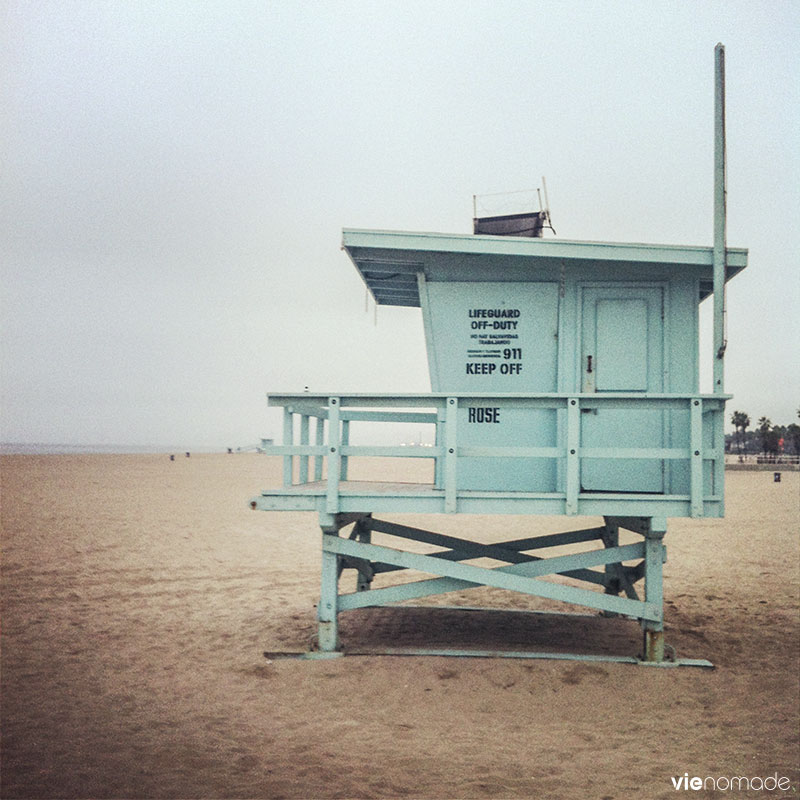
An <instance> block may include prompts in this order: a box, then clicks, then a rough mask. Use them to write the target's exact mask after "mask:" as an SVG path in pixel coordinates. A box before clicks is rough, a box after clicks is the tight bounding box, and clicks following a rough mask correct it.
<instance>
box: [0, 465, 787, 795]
mask: <svg viewBox="0 0 800 800" xmlns="http://www.w3.org/2000/svg"><path fill="white" fill-rule="evenodd" d="M0 464H1V465H2V545H3V566H2V624H3V628H2V772H0V779H1V780H2V797H4V798H56V797H58V798H61V797H63V798H281V797H286V798H397V797H407V798H442V799H444V798H484V797H493V798H597V800H601V799H602V800H611V798H614V799H615V800H621V799H622V798H631V797H636V798H668V797H674V796H676V795H678V796H681V795H682V794H684V791H681V790H678V791H676V789H675V788H674V786H673V782H672V780H671V778H672V777H675V778H677V777H683V776H684V774H685V773H688V776H700V777H703V778H704V777H706V776H715V777H719V776H727V777H732V776H750V777H752V776H761V777H767V776H773V775H776V774H777V776H778V777H784V776H785V777H787V778H789V779H790V781H791V788H790V789H788V790H787V791H784V792H781V791H772V792H769V791H761V792H757V791H756V792H752V793H745V794H737V793H735V792H723V791H716V792H715V791H712V790H710V789H706V790H700V791H695V792H690V794H691V795H692V796H695V797H720V796H747V797H751V796H752V797H771V798H774V797H798V796H800V795H799V794H798V792H799V790H798V786H799V785H800V734H798V731H799V730H800V677H799V676H800V672H799V668H800V541H799V538H798V537H799V533H798V509H799V507H800V504H799V502H798V501H799V500H800V473H798V472H793V473H790V472H786V473H784V474H783V476H782V481H781V482H780V483H775V482H773V476H772V472H747V471H741V472H731V473H729V474H728V476H727V516H726V518H725V519H724V520H710V521H704V520H697V521H692V520H671V521H670V525H669V532H668V534H667V538H666V545H667V550H668V556H669V560H668V563H667V564H666V565H665V613H666V638H667V642H668V643H669V644H671V645H672V646H673V647H675V649H676V650H677V653H678V655H679V656H682V657H687V658H707V659H709V660H711V661H712V662H713V663H714V664H715V666H716V669H715V670H700V669H691V668H681V669H661V668H647V667H640V666H631V665H624V664H609V663H580V662H569V661H544V660H511V659H503V660H488V659H479V658H460V659H445V658H439V657H435V658H399V657H394V658H393V657H387V656H382V657H379V656H369V657H360V656H353V657H346V658H339V659H335V660H329V661H299V660H277V659H272V660H269V659H266V658H265V657H264V655H263V653H264V652H265V651H279V650H302V649H305V648H307V646H308V644H309V642H310V640H311V637H312V636H313V634H314V631H315V603H316V601H317V592H318V578H319V530H318V528H317V526H316V516H315V515H314V514H297V513H274V514H269V513H262V512H253V511H250V510H249V509H248V507H247V501H248V500H249V498H250V497H251V496H252V495H254V494H256V493H257V492H258V491H259V490H260V489H262V488H265V487H268V486H278V485H279V484H280V462H279V461H278V460H277V459H274V458H271V457H267V456H263V455H257V454H240V455H192V457H191V458H186V457H184V456H183V454H181V455H180V456H176V459H175V461H174V462H170V460H169V456H168V455H64V456H56V455H53V456H4V457H2V460H1V461H0ZM402 468H403V469H404V470H405V471H406V472H408V471H409V470H413V469H414V467H413V466H409V465H405V464H404V465H402ZM401 477H407V475H405V474H404V475H403V476H401ZM402 521H404V522H406V523H407V524H411V525H414V524H416V525H420V526H422V527H429V528H431V529H434V530H440V531H442V532H444V533H453V534H455V533H457V532H459V531H461V532H464V531H467V530H469V531H470V532H474V538H476V539H479V540H481V541H486V542H491V541H502V540H503V539H507V538H513V537H514V536H519V535H534V534H535V533H537V532H541V533H544V532H551V531H557V530H569V529H570V528H580V527H586V523H587V519H566V520H565V519H563V518H559V519H554V518H543V517H536V518H530V517H528V518H523V517H511V518H496V517H495V518H492V517H485V518H478V517H454V516H439V517H422V516H419V517H416V516H408V515H406V516H403V517H402ZM589 522H592V521H591V520H589ZM521 532H525V533H524V534H523V533H521ZM348 574H349V577H346V578H345V580H349V581H353V580H354V578H353V573H352V572H350V573H348ZM437 601H438V599H437ZM441 602H442V603H448V604H456V605H468V606H477V605H484V606H492V607H494V608H500V609H504V608H508V609H513V608H529V609H536V608H552V609H555V608H559V609H560V610H565V611H576V610H579V609H575V608H574V607H561V606H557V605H556V604H551V606H546V605H544V603H540V604H539V605H537V603H536V601H534V600H526V599H521V598H519V597H518V596H514V595H510V594H507V593H504V592H502V591H499V590H490V589H479V590H474V591H472V592H463V593H457V594H455V595H453V596H446V597H443V598H441ZM520 616H522V615H516V616H512V615H510V614H504V613H503V612H502V611H500V612H492V614H477V613H474V612H449V611H441V610H440V611H433V612H430V611H426V610H425V609H413V610H402V609H397V610H395V609H392V610H384V609H380V610H362V611H358V612H352V613H351V615H349V616H343V618H342V635H343V639H344V641H345V643H346V644H347V643H351V644H356V643H363V644H368V645H369V644H373V645H380V644H387V643H396V644H397V643H406V644H411V645H415V646H416V645H419V646H437V645H441V644H442V643H446V642H456V643H458V644H460V645H461V646H465V647H467V646H471V647H477V648H480V647H481V646H498V645H502V644H503V643H505V644H507V645H509V646H513V647H519V648H522V647H524V646H527V645H534V646H535V645H546V646H549V647H551V648H552V647H553V646H566V647H569V646H570V643H573V644H575V646H576V647H578V646H579V647H581V648H584V649H586V650H587V651H588V652H594V651H596V652H604V651H606V650H608V649H609V648H610V649H611V651H612V652H624V653H629V654H631V655H636V654H637V652H638V651H639V648H640V641H639V631H638V628H637V626H636V624H635V623H633V622H630V621H627V620H607V619H602V618H599V617H598V618H597V619H595V620H591V621H589V622H590V623H591V624H589V623H587V621H586V620H585V619H583V618H579V617H576V618H568V617H563V618H561V619H562V620H563V624H562V623H559V624H558V625H554V624H553V622H552V621H547V622H541V621H540V618H538V617H534V616H533V615H524V618H523V619H521V620H520V619H519V617H520Z"/></svg>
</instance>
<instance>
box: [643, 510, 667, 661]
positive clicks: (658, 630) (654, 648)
mask: <svg viewBox="0 0 800 800" xmlns="http://www.w3.org/2000/svg"><path fill="white" fill-rule="evenodd" d="M666 532H667V524H666V520H664V519H652V520H650V524H649V526H648V528H647V530H646V532H645V534H644V536H645V541H644V545H645V549H644V591H645V602H646V603H647V604H648V605H650V606H655V607H657V608H658V609H659V612H660V613H659V619H658V620H644V621H643V625H644V660H645V661H663V660H664V584H663V565H664V545H663V544H662V541H663V539H664V534H665V533H666Z"/></svg>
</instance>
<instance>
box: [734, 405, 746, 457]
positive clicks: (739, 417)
mask: <svg viewBox="0 0 800 800" xmlns="http://www.w3.org/2000/svg"><path fill="white" fill-rule="evenodd" d="M731 423H732V424H733V427H734V428H735V429H736V443H737V445H738V449H739V455H741V453H742V441H743V440H744V438H745V431H746V430H747V428H748V427H749V425H750V417H748V416H747V414H745V412H744V411H734V412H733V414H732V415H731Z"/></svg>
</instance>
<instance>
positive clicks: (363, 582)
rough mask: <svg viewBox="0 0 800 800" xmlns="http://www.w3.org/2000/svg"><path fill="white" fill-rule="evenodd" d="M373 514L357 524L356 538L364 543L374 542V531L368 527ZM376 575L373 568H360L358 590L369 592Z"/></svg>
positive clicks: (357, 582) (357, 581)
mask: <svg viewBox="0 0 800 800" xmlns="http://www.w3.org/2000/svg"><path fill="white" fill-rule="evenodd" d="M370 519H371V515H369V514H368V515H367V516H366V517H363V518H362V519H360V520H359V521H358V522H356V525H355V534H356V539H357V540H358V541H359V542H364V544H371V543H372V531H371V530H370V528H369V527H368V520H370ZM374 577H375V572H374V571H371V570H362V569H359V570H358V578H357V580H356V591H357V592H368V591H369V590H370V589H371V588H372V579H373V578H374Z"/></svg>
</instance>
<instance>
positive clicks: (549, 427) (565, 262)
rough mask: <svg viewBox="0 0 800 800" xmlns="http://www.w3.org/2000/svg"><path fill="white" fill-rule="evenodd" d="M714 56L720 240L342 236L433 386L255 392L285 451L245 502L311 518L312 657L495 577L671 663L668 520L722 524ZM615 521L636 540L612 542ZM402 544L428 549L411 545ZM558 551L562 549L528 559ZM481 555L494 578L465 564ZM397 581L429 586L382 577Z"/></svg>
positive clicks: (729, 253)
mask: <svg viewBox="0 0 800 800" xmlns="http://www.w3.org/2000/svg"><path fill="white" fill-rule="evenodd" d="M723 58H724V50H723V48H722V46H721V45H718V46H717V49H716V51H715V59H716V98H715V99H716V153H715V224H714V229H715V235H714V246H713V247H694V246H691V247H690V246H674V245H670V246H667V245H644V244H619V243H609V242H579V241H561V240H555V239H542V238H539V237H538V236H536V235H533V236H531V235H528V236H524V235H519V233H512V234H511V235H497V234H490V235H485V234H475V235H453V234H440V233H408V232H395V231H367V230H350V229H347V230H345V231H344V232H343V248H344V250H345V252H346V253H347V255H348V256H349V257H350V259H351V260H352V262H353V264H354V265H355V267H356V269H357V270H358V272H359V274H360V275H361V277H362V278H363V280H364V282H365V284H366V286H367V287H368V289H369V291H370V293H371V294H372V296H373V298H374V300H375V302H376V303H378V304H386V305H400V306H413V307H419V308H420V309H421V311H422V319H423V324H424V329H425V340H426V346H427V353H428V366H429V371H430V380H431V387H432V389H433V391H432V392H431V393H429V394H402V395H386V394H336V395H328V394H313V393H308V392H303V393H298V394H280V395H277V394H274V395H270V397H269V404H270V405H272V406H281V407H282V408H283V419H284V422H283V444H282V445H279V446H275V447H272V448H269V450H268V452H271V453H273V454H279V455H282V456H283V460H284V461H283V463H284V468H283V477H284V485H283V487H281V488H277V489H268V490H265V491H264V492H262V493H261V494H260V495H258V496H257V497H255V498H253V499H252V501H251V506H252V507H253V508H255V509H261V510H264V511H286V510H291V511H315V512H317V514H318V517H319V525H320V527H321V529H322V533H323V535H322V577H321V598H320V603H319V607H318V620H319V631H318V648H319V652H318V656H320V655H324V654H329V655H333V654H336V653H339V652H340V641H339V633H338V615H339V614H340V613H342V612H345V611H348V610H351V609H357V608H363V607H370V606H389V605H396V604H398V603H401V602H403V601H408V600H411V599H414V598H421V597H425V596H428V595H434V594H441V593H445V592H450V591H454V590H463V589H465V588H469V587H474V586H492V587H497V588H501V589H508V590H512V591H515V592H520V593H523V594H528V595H534V596H537V597H543V598H549V599H553V600H558V601H564V602H567V603H573V604H576V605H579V606H583V607H588V608H590V609H594V610H596V611H598V612H603V613H606V614H617V615H624V616H627V617H630V618H635V619H636V620H639V621H640V623H641V626H642V628H643V630H644V656H643V659H637V658H636V657H635V656H634V655H619V656H614V657H610V658H613V660H619V661H640V660H641V661H643V662H646V663H656V664H661V663H665V657H664V640H663V598H662V564H663V562H664V559H665V549H664V545H663V538H664V535H665V533H666V529H667V518H669V517H695V518H696V517H721V516H723V513H724V461H723V459H724V434H723V421H724V410H725V402H726V400H727V399H728V396H727V395H725V394H724V386H723V369H722V366H723V359H724V354H725V340H724V326H723V315H724V306H723V303H724V300H723V298H724V284H725V282H726V281H727V280H729V279H730V278H731V277H732V276H733V275H735V274H736V273H738V272H739V271H740V270H742V269H743V268H744V267H745V266H746V264H747V251H746V250H743V249H728V248H727V247H726V245H725V197H724V180H725V174H724V173H725V162H724V104H723V87H724V64H723ZM540 227H541V226H540ZM517 230H519V229H517ZM712 295H713V302H714V343H713V347H714V352H713V359H714V390H713V393H712V394H700V393H699V389H698V386H699V347H698V341H699V312H698V309H699V305H700V303H701V302H702V301H703V300H704V299H705V298H707V297H709V296H712ZM312 419H313V420H314V424H313V437H312V424H311V420H312ZM296 421H299V424H295V422H296ZM354 421H359V422H363V421H370V422H375V423H398V422H401V423H403V422H404V423H408V424H410V425H413V426H414V428H413V430H414V431H417V430H418V429H419V428H420V426H426V425H427V426H431V428H432V429H433V430H435V437H434V439H435V443H434V445H433V446H422V445H416V446H402V447H401V446H381V447H376V446H359V445H354V444H351V443H350V423H351V422H354ZM356 456H371V457H388V458H396V457H414V458H427V459H431V460H432V461H433V469H432V470H431V480H430V482H429V483H414V484H409V483H402V484H400V483H392V482H390V481H382V480H381V479H380V477H381V476H380V474H378V473H377V472H376V474H375V476H374V477H375V480H370V481H353V480H349V479H348V461H349V459H351V458H353V457H356ZM398 512H412V513H420V514H440V513H441V514H544V515H563V516H565V517H595V518H600V519H601V520H602V523H601V524H598V523H596V522H595V523H594V524H591V525H590V526H589V527H585V528H581V529H579V530H569V531H567V532H559V531H557V532H554V533H552V534H548V535H544V536H538V537H532V538H526V539H521V540H520V539H517V540H513V541H506V542H503V543H502V544H482V543H479V542H476V541H473V540H471V539H469V538H466V537H465V538H456V537H453V536H445V535H442V534H440V533H436V532H433V531H428V530H420V529H418V528H412V527H408V526H406V525H402V524H399V523H397V522H393V521H388V520H385V519H379V518H378V517H376V516H375V515H383V514H392V513H398ZM467 527H468V524H467V525H465V528H467ZM573 527H574V526H573ZM347 528H350V531H349V533H347V534H346V535H343V533H342V532H343V531H345V529H347ZM621 528H623V529H626V530H629V531H633V532H634V533H635V534H638V535H639V536H641V539H640V540H636V541H634V542H633V543H631V544H622V545H621V544H620V539H619V530H620V529H621ZM373 532H375V533H380V534H384V535H388V536H390V537H393V539H392V546H387V545H386V544H376V543H374V542H373V541H372V534H373ZM405 541H412V542H423V543H426V544H428V545H434V546H437V547H440V548H442V549H440V550H439V551H437V552H434V553H431V554H420V553H419V552H411V551H409V550H408V549H403V547H402V544H403V542H405ZM397 543H399V545H398V544H397ZM563 545H572V546H575V548H576V549H575V551H574V552H570V553H569V554H567V555H557V556H551V557H546V556H545V557H542V556H541V555H536V554H538V553H540V552H541V551H544V550H546V549H547V548H551V547H557V546H563ZM486 557H488V558H491V559H494V560H496V561H500V562H503V565H502V566H499V567H492V568H489V567H485V566H479V565H476V564H472V563H469V562H471V561H473V560H475V559H480V558H486ZM407 569H411V570H416V571H420V572H423V573H427V574H429V575H432V576H434V577H430V578H428V579H423V580H416V581H412V582H408V583H400V584H396V583H393V584H391V585H382V586H379V585H378V584H379V583H380V576H381V575H382V574H383V573H389V572H396V571H398V570H407ZM343 570H355V572H356V574H357V577H356V586H355V591H352V592H346V593H342V592H340V588H339V587H340V576H341V574H342V572H343ZM546 575H561V576H566V577H567V578H569V579H572V580H571V581H570V582H569V583H565V582H551V581H545V580H541V578H542V577H543V576H546ZM640 581H643V582H644V586H643V589H639V588H637V584H639V582H640ZM419 652H421V651H419ZM450 652H452V651H450ZM497 654H498V655H508V653H497ZM514 655H519V656H524V655H531V656H533V655H535V656H537V657H541V656H542V655H549V654H542V653H514ZM684 663H695V664H708V662H700V661H695V662H684Z"/></svg>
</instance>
